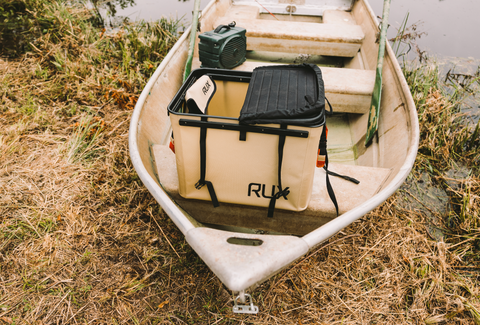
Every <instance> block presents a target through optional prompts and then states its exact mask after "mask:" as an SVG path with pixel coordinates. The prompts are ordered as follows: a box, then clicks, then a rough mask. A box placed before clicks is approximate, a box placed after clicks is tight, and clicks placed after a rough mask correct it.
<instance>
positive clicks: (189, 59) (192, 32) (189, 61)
mask: <svg viewBox="0 0 480 325" xmlns="http://www.w3.org/2000/svg"><path fill="white" fill-rule="evenodd" d="M200 1H201V0H195V7H194V10H193V18H192V27H191V29H190V46H189V48H188V57H187V63H186V64H185V72H184V74H183V80H184V81H185V80H186V79H187V77H188V76H189V75H190V72H191V71H192V61H193V52H194V51H195V41H196V39H197V28H198V13H199V11H200Z"/></svg>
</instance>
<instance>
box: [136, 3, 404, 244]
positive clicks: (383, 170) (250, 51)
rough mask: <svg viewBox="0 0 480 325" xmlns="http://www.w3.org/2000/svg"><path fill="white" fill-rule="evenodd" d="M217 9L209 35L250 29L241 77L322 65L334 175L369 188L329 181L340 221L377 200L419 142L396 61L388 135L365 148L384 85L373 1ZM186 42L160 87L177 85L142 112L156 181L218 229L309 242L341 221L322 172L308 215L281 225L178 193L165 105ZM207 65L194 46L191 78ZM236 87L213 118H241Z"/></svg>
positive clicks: (241, 92)
mask: <svg viewBox="0 0 480 325" xmlns="http://www.w3.org/2000/svg"><path fill="white" fill-rule="evenodd" d="M307 1H308V0H307ZM343 2H349V3H350V1H343ZM302 4H303V5H302ZM212 6H213V7H212V8H208V9H209V10H204V12H205V14H202V15H201V18H200V23H201V32H206V31H209V30H213V29H215V27H217V26H218V25H221V24H225V25H226V24H229V23H231V22H232V21H235V22H236V26H240V27H244V28H246V30H247V33H246V37H247V56H246V58H247V60H246V61H245V62H244V63H243V64H241V65H240V66H238V67H236V68H235V70H245V71H252V70H253V69H254V68H255V67H258V66H263V65H276V64H277V65H278V64H301V63H304V62H306V63H313V64H316V65H318V66H319V67H320V69H321V71H322V75H323V80H324V84H325V96H326V98H327V99H328V101H329V102H330V103H331V105H332V107H333V112H334V113H333V115H330V116H327V121H326V125H327V127H328V132H329V133H328V156H329V161H330V165H329V169H330V170H332V171H334V172H336V173H338V174H344V175H348V176H351V177H354V178H356V179H358V180H359V181H360V183H359V184H354V183H351V182H348V181H346V180H344V179H342V178H338V177H331V178H330V180H331V183H332V186H333V189H334V191H335V195H336V197H337V201H338V204H339V213H340V215H341V214H342V213H345V212H347V211H349V210H351V209H354V208H355V207H357V206H358V205H360V204H362V203H363V202H365V201H366V200H368V199H370V198H371V197H373V196H374V195H375V194H377V193H378V192H380V191H381V190H382V189H383V188H384V187H385V186H387V185H388V184H389V182H391V181H392V180H393V178H394V177H395V175H396V174H397V173H398V172H399V170H400V168H401V167H402V165H403V164H404V161H405V159H406V157H407V151H408V146H409V143H410V141H411V139H410V137H411V135H410V132H409V131H408V129H409V119H410V116H409V111H408V107H407V106H408V105H410V103H409V102H408V99H407V98H406V97H405V96H406V95H405V87H406V85H404V84H402V81H401V80H398V71H396V69H398V67H397V66H396V65H395V62H394V61H393V60H395V59H394V58H393V59H392V58H391V57H389V56H388V55H387V56H386V58H385V63H384V72H383V80H384V88H383V94H382V105H381V115H380V119H379V130H378V134H377V136H376V137H375V138H374V140H373V142H372V144H371V145H369V146H365V135H366V130H367V124H368V123H367V122H368V116H369V111H370V104H371V97H372V93H373V89H374V84H375V69H376V65H377V52H378V44H377V43H376V39H377V37H378V34H377V33H378V28H377V26H376V24H377V22H376V21H375V20H374V19H371V18H370V17H371V15H372V13H371V9H370V8H369V6H368V5H367V4H366V3H365V2H364V1H361V0H360V1H353V4H351V5H348V6H346V7H340V9H339V8H337V9H335V8H333V9H332V10H323V9H322V10H321V11H318V12H315V10H313V9H309V8H308V3H307V5H305V0H284V1H279V4H278V5H277V7H278V9H277V11H273V10H268V11H267V10H266V9H265V8H264V7H262V6H259V5H258V3H256V2H255V1H234V2H232V1H227V0H221V1H217V2H215V3H214V4H212ZM277 7H275V8H277ZM312 13H314V15H312ZM197 42H198V38H197ZM187 43H188V42H186V41H185V42H183V43H182V44H180V45H179V46H181V47H182V48H180V49H177V51H178V53H181V54H180V55H177V56H176V57H172V58H171V59H170V63H169V65H168V67H167V68H166V70H165V71H164V72H163V73H162V75H160V76H159V78H158V79H157V81H156V82H157V83H159V82H164V78H168V84H170V85H171V84H174V85H175V87H171V88H172V89H169V88H167V87H153V88H152V90H151V92H150V94H149V97H148V98H147V100H146V102H145V106H144V109H143V111H142V114H143V115H144V116H143V117H142V119H143V120H149V121H153V123H149V124H150V125H146V123H143V125H142V128H144V130H142V132H141V134H139V136H138V137H139V139H138V140H139V141H138V142H139V148H140V154H141V156H142V160H143V161H145V162H147V161H148V162H149V163H145V165H146V167H147V170H148V172H149V173H150V174H151V175H152V177H154V178H155V179H156V180H157V182H158V183H159V184H160V185H161V186H162V188H163V189H164V190H165V192H166V193H168V195H169V196H170V197H171V198H172V199H173V200H174V201H175V202H177V204H178V205H179V206H181V207H182V209H183V210H184V211H186V214H188V215H189V216H191V217H192V218H193V219H194V221H195V222H198V223H201V224H206V225H209V226H210V227H212V228H217V229H227V230H235V231H237V232H251V233H265V234H292V235H299V236H301V235H304V234H307V233H309V232H311V231H313V230H315V229H317V228H318V227H320V226H321V225H323V224H325V223H327V222H329V221H330V220H332V219H334V218H336V217H337V215H336V212H335V208H334V205H333V203H332V202H331V200H330V198H329V196H328V193H327V190H326V187H325V171H324V170H323V169H322V168H317V169H316V171H315V181H314V187H313V192H312V197H311V200H310V204H309V205H308V207H307V209H306V210H304V211H301V212H292V211H286V210H280V209H279V210H278V211H276V212H275V217H274V218H267V217H266V212H265V211H266V208H260V207H253V206H242V205H235V204H227V203H225V204H223V203H222V204H220V206H219V207H217V208H214V207H213V206H212V204H211V202H208V201H200V200H192V199H184V198H183V197H181V196H180V195H179V190H178V176H177V170H176V163H175V159H176V158H175V155H174V153H173V152H172V151H171V150H170V149H169V147H168V144H169V141H170V133H171V128H169V127H168V125H169V117H168V115H167V111H166V107H167V106H168V104H169V102H170V100H171V99H172V98H173V96H174V95H175V92H176V91H177V90H178V89H179V88H180V86H181V85H182V82H183V81H182V73H179V71H182V72H183V65H184V62H185V60H186V55H187V54H186V53H187V50H186V49H187V48H188V44H187ZM200 66H201V62H200V60H199V56H198V46H195V54H194V60H193V66H192V70H193V69H195V68H199V67H200ZM236 84H239V83H235V82H219V83H217V92H216V93H215V95H214V97H213V99H212V101H211V103H210V104H209V105H210V106H209V114H213V113H212V112H215V114H214V115H222V114H224V115H225V116H235V115H237V117H238V112H239V111H240V109H241V106H242V103H243V101H242V98H244V96H245V94H246V91H247V87H246V86H245V85H242V84H241V83H240V85H236ZM406 89H407V90H408V88H406ZM231 94H235V97H231ZM227 95H228V96H227ZM222 107H229V112H221V111H220V110H221V108H222ZM216 110H217V111H216ZM145 114H147V115H145ZM292 217H294V218H295V222H294V223H292V222H291V218H292Z"/></svg>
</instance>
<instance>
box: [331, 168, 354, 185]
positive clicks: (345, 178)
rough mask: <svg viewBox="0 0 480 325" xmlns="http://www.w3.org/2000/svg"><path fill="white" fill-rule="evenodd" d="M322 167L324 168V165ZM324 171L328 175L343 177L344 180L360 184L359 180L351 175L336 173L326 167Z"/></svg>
mask: <svg viewBox="0 0 480 325" xmlns="http://www.w3.org/2000/svg"><path fill="white" fill-rule="evenodd" d="M324 169H325V167H324ZM325 171H326V172H327V173H328V175H332V176H335V177H340V178H343V179H344V180H347V181H350V182H352V183H355V184H360V181H359V180H358V179H356V178H353V177H350V176H347V175H340V174H337V173H335V172H332V171H330V170H327V169H325Z"/></svg>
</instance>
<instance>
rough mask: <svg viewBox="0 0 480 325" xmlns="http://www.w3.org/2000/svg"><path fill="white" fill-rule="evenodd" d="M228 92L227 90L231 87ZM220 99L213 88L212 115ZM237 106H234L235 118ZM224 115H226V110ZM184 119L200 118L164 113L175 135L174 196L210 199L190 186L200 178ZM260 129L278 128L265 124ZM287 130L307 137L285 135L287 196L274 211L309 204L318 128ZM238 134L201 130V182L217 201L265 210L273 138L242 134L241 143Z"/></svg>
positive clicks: (193, 138)
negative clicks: (203, 137) (203, 138)
mask: <svg viewBox="0 0 480 325" xmlns="http://www.w3.org/2000/svg"><path fill="white" fill-rule="evenodd" d="M238 84H239V85H238V86H239V89H238V93H241V92H243V93H245V92H246V87H245V84H241V83H238ZM224 88H227V87H224ZM228 88H229V90H230V91H232V89H231V87H228ZM225 97H227V96H224V94H222V93H221V92H220V91H219V90H217V92H216V93H215V95H214V97H213V98H212V102H214V101H215V103H216V105H215V106H216V109H215V111H216V115H218V114H219V113H220V112H219V109H218V108H219V107H221V104H222V103H221V100H222V98H225ZM243 98H244V97H243ZM242 103H243V101H241V102H240V103H239V104H237V106H238V107H237V109H238V110H237V112H238V113H237V116H238V115H239V112H240V109H241V105H242ZM228 115H231V108H229V114H228ZM185 118H187V119H192V120H200V117H198V116H191V115H190V116H189V115H185V114H170V119H171V122H172V128H173V134H174V137H175V154H176V163H177V171H178V180H179V194H180V195H181V196H182V197H185V198H193V199H201V200H210V195H209V192H208V190H207V187H206V186H204V187H202V188H201V189H196V188H195V184H196V183H197V182H198V180H199V178H200V145H199V143H200V128H198V127H190V126H180V125H179V120H180V119H185ZM208 121H211V122H223V123H235V124H238V120H237V119H233V118H222V117H215V118H214V117H209V119H208ZM266 126H268V127H279V125H271V124H269V125H266ZM259 127H261V126H259ZM288 128H289V129H295V130H305V131H308V138H297V137H290V136H287V137H286V140H285V146H284V156H283V157H284V158H283V164H282V169H281V171H282V186H283V188H286V187H289V189H290V194H289V195H288V196H287V199H285V198H283V197H281V198H280V199H278V200H277V202H276V208H280V209H286V210H294V211H301V210H304V209H305V208H306V207H307V206H308V202H309V200H310V195H311V191H312V184H313V176H314V172H315V165H316V160H317V149H318V143H319V140H320V135H321V133H322V129H323V127H316V128H309V127H297V126H289V127H288ZM239 136H240V134H239V132H238V131H229V130H221V129H220V130H217V129H208V130H207V136H206V157H207V158H206V177H205V179H206V180H207V181H210V182H212V184H213V186H214V188H215V192H216V195H217V197H218V200H219V202H228V203H237V204H246V205H252V206H262V207H267V206H268V204H269V202H270V198H271V196H272V193H276V192H278V188H277V187H276V186H277V185H278V141H279V136H278V135H268V134H261V133H253V132H248V133H247V136H246V141H240V140H239Z"/></svg>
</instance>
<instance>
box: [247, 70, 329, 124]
mask: <svg viewBox="0 0 480 325" xmlns="http://www.w3.org/2000/svg"><path fill="white" fill-rule="evenodd" d="M239 121H240V123H243V124H271V123H273V124H289V125H300V126H320V125H323V124H324V123H325V89H324V85H323V79H322V72H321V71H320V68H318V66H316V65H313V64H302V65H278V66H265V67H258V68H256V69H255V70H253V74H252V79H251V80H250V83H249V86H248V91H247V96H246V98H245V102H244V104H243V107H242V110H241V112H240V117H239Z"/></svg>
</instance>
